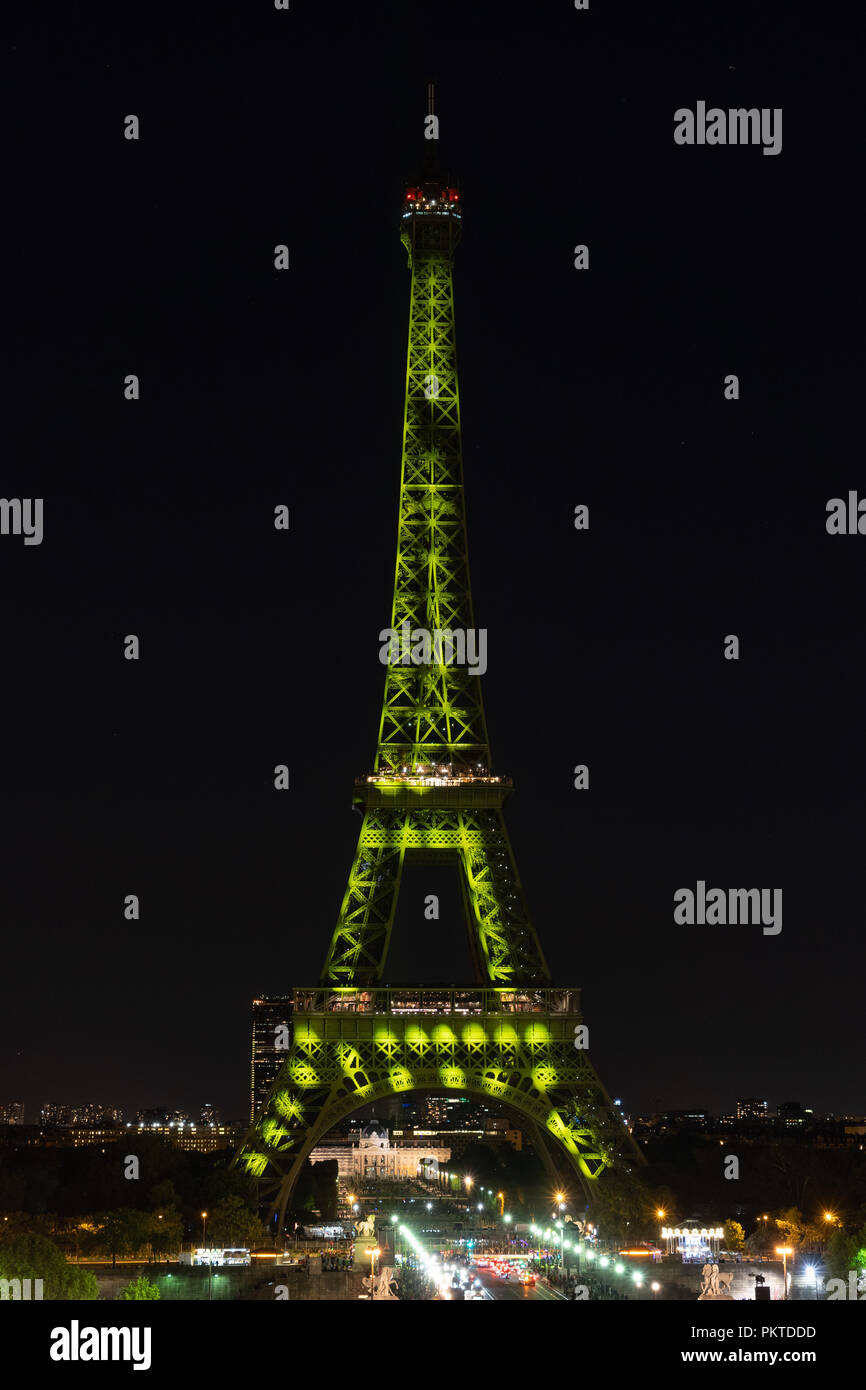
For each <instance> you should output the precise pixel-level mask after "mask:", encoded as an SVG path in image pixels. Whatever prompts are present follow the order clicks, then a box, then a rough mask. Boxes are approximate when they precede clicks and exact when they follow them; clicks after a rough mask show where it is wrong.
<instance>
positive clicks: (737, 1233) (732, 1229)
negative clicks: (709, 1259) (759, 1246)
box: [725, 1221, 746, 1250]
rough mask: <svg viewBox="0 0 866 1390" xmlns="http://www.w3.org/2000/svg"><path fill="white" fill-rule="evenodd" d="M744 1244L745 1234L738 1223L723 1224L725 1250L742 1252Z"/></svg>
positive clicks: (727, 1222)
mask: <svg viewBox="0 0 866 1390" xmlns="http://www.w3.org/2000/svg"><path fill="white" fill-rule="evenodd" d="M745 1243H746V1232H745V1231H744V1230H743V1228H742V1226H741V1225H740V1223H739V1221H726V1222H725V1249H726V1250H742V1248H743V1246H744V1245H745Z"/></svg>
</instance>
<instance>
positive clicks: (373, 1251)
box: [367, 1245, 382, 1298]
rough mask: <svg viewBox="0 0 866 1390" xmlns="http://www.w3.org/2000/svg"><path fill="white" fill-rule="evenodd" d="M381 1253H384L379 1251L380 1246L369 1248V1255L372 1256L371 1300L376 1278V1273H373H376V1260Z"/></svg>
mask: <svg viewBox="0 0 866 1390" xmlns="http://www.w3.org/2000/svg"><path fill="white" fill-rule="evenodd" d="M381 1253H382V1251H381V1250H380V1249H379V1247H378V1245H371V1246H369V1247H368V1250H367V1254H368V1255H369V1256H370V1297H371V1298H372V1297H373V1278H374V1272H373V1271H374V1267H375V1264H376V1259H377V1257H378V1256H379V1255H381Z"/></svg>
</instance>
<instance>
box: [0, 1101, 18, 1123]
mask: <svg viewBox="0 0 866 1390" xmlns="http://www.w3.org/2000/svg"><path fill="white" fill-rule="evenodd" d="M23 1123H24V1102H23V1101H21V1100H10V1101H8V1102H6V1103H5V1104H2V1103H0V1125H23Z"/></svg>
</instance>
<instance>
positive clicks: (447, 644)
mask: <svg viewBox="0 0 866 1390" xmlns="http://www.w3.org/2000/svg"><path fill="white" fill-rule="evenodd" d="M461 226H462V205H461V201H460V193H459V189H458V188H457V187H456V186H455V185H454V184H453V183H452V182H450V181H448V180H445V179H442V178H441V177H439V176H437V175H436V174H435V173H433V172H431V173H430V176H429V177H427V178H425V180H424V181H423V182H421V183H420V184H416V185H410V186H409V187H408V188H407V190H406V196H405V201H404V206H403V210H402V241H403V243H404V245H405V246H406V249H407V251H408V255H409V266H410V270H411V291H410V306H409V343H408V354H407V369H406V403H405V413H404V423H403V460H402V473H401V480H400V503H399V522H398V536H397V564H396V573H395V580H394V601H393V607H392V616H391V630H392V631H393V632H395V633H397V634H400V635H401V645H400V647H399V649H397V650H395V651H394V652H392V654H391V658H390V660H389V664H388V665H387V670H386V676H385V693H384V700H383V705H382V717H381V722H380V727H379V740H378V747H377V751H376V758H375V762H374V769H373V772H372V773H370V774H369V775H368V776H366V777H364V778H360V779H358V780H357V781H356V783H355V792H354V801H355V804H356V806H357V807H358V809H359V810H360V811H361V813H362V815H363V822H362V826H361V830H360V835H359V839H358V848H357V852H356V854H355V859H354V862H353V864H352V869H351V872H350V875H349V882H348V886H347V888H346V893H345V896H344V898H343V902H342V905H341V908H340V913H339V918H338V921H337V926H336V929H335V931H334V935H333V938H332V941H331V946H330V949H329V951H328V955H327V958H326V961H325V966H324V970H323V973H322V984H321V986H320V987H318V988H313V989H303V990H295V991H294V992H293V998H294V1005H293V1028H292V1037H291V1042H290V1045H289V1047H288V1051H287V1055H286V1060H285V1062H284V1063H283V1065H282V1067H281V1069H280V1072H279V1075H278V1077H277V1080H276V1083H275V1085H274V1087H273V1090H272V1091H271V1093H270V1095H269V1097H268V1099H267V1101H266V1103H265V1105H264V1107H263V1109H262V1111H261V1113H260V1115H259V1116H258V1118H257V1120H256V1122H255V1124H254V1126H253V1128H252V1130H251V1132H250V1134H249V1135H248V1137H247V1140H246V1142H245V1143H244V1145H243V1147H242V1148H241V1150H240V1153H239V1154H238V1156H237V1160H236V1161H237V1162H239V1163H241V1164H242V1166H243V1167H244V1168H245V1169H246V1170H247V1171H248V1172H249V1173H251V1174H253V1175H255V1176H256V1177H257V1178H260V1179H264V1180H265V1181H270V1182H272V1183H273V1184H274V1204H273V1205H274V1209H275V1210H276V1211H277V1212H278V1213H279V1215H280V1221H281V1223H282V1219H283V1216H284V1213H285V1208H286V1205H287V1202H288V1200H289V1197H290V1195H291V1193H292V1190H293V1189H294V1186H295V1183H296V1181H297V1178H298V1176H299V1173H300V1171H301V1168H302V1167H303V1164H304V1162H305V1160H306V1158H307V1155H308V1154H309V1153H310V1151H311V1150H312V1149H313V1148H314V1147H315V1145H316V1144H317V1143H319V1142H320V1141H321V1140H322V1138H323V1137H324V1135H325V1134H327V1133H328V1131H329V1130H330V1129H332V1128H333V1127H334V1125H335V1124H337V1123H338V1122H339V1121H340V1120H342V1119H344V1118H345V1117H346V1116H348V1115H349V1114H351V1113H352V1112H353V1111H355V1110H358V1109H360V1108H361V1107H362V1106H364V1105H366V1104H369V1103H370V1102H373V1101H377V1100H379V1099H381V1098H383V1097H385V1096H389V1095H393V1094H394V1093H395V1092H406V1091H442V1090H456V1091H459V1092H461V1093H463V1094H473V1095H476V1096H480V1097H487V1098H492V1099H497V1100H499V1101H501V1103H502V1104H503V1106H505V1107H508V1108H511V1109H512V1110H513V1111H515V1112H516V1113H517V1114H518V1115H520V1116H521V1117H522V1118H523V1120H524V1122H525V1123H526V1124H527V1125H528V1126H529V1127H530V1129H531V1131H532V1132H533V1133H534V1134H535V1136H536V1137H538V1136H540V1135H544V1134H546V1135H547V1136H549V1137H550V1138H552V1139H553V1140H555V1141H556V1145H555V1146H554V1147H558V1148H559V1149H560V1151H564V1153H565V1155H567V1158H568V1162H569V1165H570V1166H571V1168H572V1169H573V1170H574V1171H576V1173H577V1174H578V1175H579V1177H580V1179H581V1181H582V1182H584V1183H588V1184H590V1185H591V1184H592V1183H594V1182H595V1180H596V1179H597V1178H598V1177H599V1175H600V1174H601V1173H602V1172H603V1170H604V1169H605V1167H607V1166H608V1165H610V1164H611V1163H613V1162H614V1161H616V1159H617V1157H618V1156H619V1155H623V1156H625V1160H626V1161H627V1162H630V1163H632V1164H633V1163H634V1162H635V1161H638V1162H639V1161H641V1156H640V1154H639V1152H638V1151H637V1149H636V1146H634V1145H633V1144H632V1142H631V1140H630V1138H629V1135H628V1132H627V1130H626V1129H625V1126H624V1125H623V1123H622V1121H621V1119H620V1118H619V1116H618V1115H617V1114H616V1112H615V1110H614V1108H613V1106H612V1105H611V1102H610V1099H609V1097H608V1096H607V1094H606V1092H605V1091H604V1088H603V1086H602V1085H601V1082H600V1081H599V1079H598V1076H597V1075H596V1073H595V1071H594V1069H593V1067H592V1065H591V1063H590V1061H589V1058H588V1056H587V1053H586V1051H585V1050H582V1049H579V1048H578V1047H576V1045H575V1043H576V1037H575V1034H576V1030H577V1028H578V1025H579V1024H581V1022H582V1019H581V1015H580V1007H579V996H578V991H576V990H568V989H567V990H561V989H559V990H558V989H554V988H553V986H552V983H551V979H550V975H549V972H548V968H547V965H546V962H545V960H544V955H543V953H542V950H541V945H540V943H539V941H538V938H537V936H536V934H535V931H534V929H533V926H532V923H531V920H530V917H529V912H528V909H527V905H526V900H525V897H524V893H523V888H522V886H521V883H520V878H519V876H518V872H517V866H516V863H515V860H514V855H513V852H512V849H511V844H510V841H509V837H508V832H507V830H506V827H505V821H504V818H503V811H502V808H503V803H504V801H505V799H506V797H507V796H508V794H509V793H510V791H511V782H510V780H509V779H507V778H504V777H501V776H497V775H495V774H494V773H493V770H492V763H491V757H490V748H489V742H488V736H487V725H486V721H485V717H484V706H483V702H482V695H481V676H480V674H478V673H477V672H473V669H472V667H471V665H469V664H468V663H466V662H463V663H461V662H460V661H459V660H455V659H454V657H455V654H457V655H458V656H459V655H460V652H459V650H458V648H457V646H456V642H457V638H456V634H459V633H463V634H467V633H474V632H475V622H474V612H473V607H472V595H471V589H470V581H469V561H468V553H467V543H466V518H465V509H464V494H463V460H462V447H461V429H460V398H459V392H458V381H457V357H456V346H455V319H454V294H453V285H452V265H453V256H454V250H455V247H456V245H457V242H458V241H459V237H460V231H461ZM419 631H422V632H426V633H428V634H435V633H437V632H439V633H441V634H443V637H442V639H441V640H440V642H439V645H438V646H436V644H435V643H434V645H433V648H432V650H429V651H428V652H427V653H426V654H425V653H423V651H422V652H421V653H420V655H421V659H420V660H417V661H416V660H414V659H413V652H412V649H411V645H410V644H407V642H406V637H408V638H409V639H410V643H411V640H412V637H413V634H416V633H418V632H419ZM403 634H406V637H404V636H403ZM476 654H477V646H476ZM464 655H465V653H464ZM407 855H412V856H416V857H419V856H420V857H424V858H426V859H428V860H433V861H442V860H450V861H454V860H456V862H457V864H458V868H459V876H460V882H461V886H462V893H463V903H464V911H465V916H466V923H467V927H468V935H469V941H470V950H471V954H472V960H473V966H474V973H475V980H476V985H475V987H473V988H466V989H462V988H461V989H421V988H408V989H400V990H397V989H386V988H383V987H382V979H383V973H384V969H385V964H386V960H387V955H388V946H389V942H390V936H391V930H392V926H393V922H394V916H395V911H396V906H397V900H398V896H399V891H400V882H401V876H402V872H403V866H404V863H405V859H406V856H407ZM542 1147H543V1145H542ZM546 1157H548V1158H549V1155H546Z"/></svg>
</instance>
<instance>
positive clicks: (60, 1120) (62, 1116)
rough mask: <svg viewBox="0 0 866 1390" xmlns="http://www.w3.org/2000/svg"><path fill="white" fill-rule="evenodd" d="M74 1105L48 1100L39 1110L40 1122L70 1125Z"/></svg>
mask: <svg viewBox="0 0 866 1390" xmlns="http://www.w3.org/2000/svg"><path fill="white" fill-rule="evenodd" d="M71 1113H72V1107H71V1106H70V1105H62V1104H60V1103H58V1102H57V1101H53V1100H46V1101H45V1102H44V1104H43V1106H42V1109H41V1110H40V1111H39V1122H40V1124H43V1125H68V1124H69V1119H70V1115H71Z"/></svg>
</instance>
